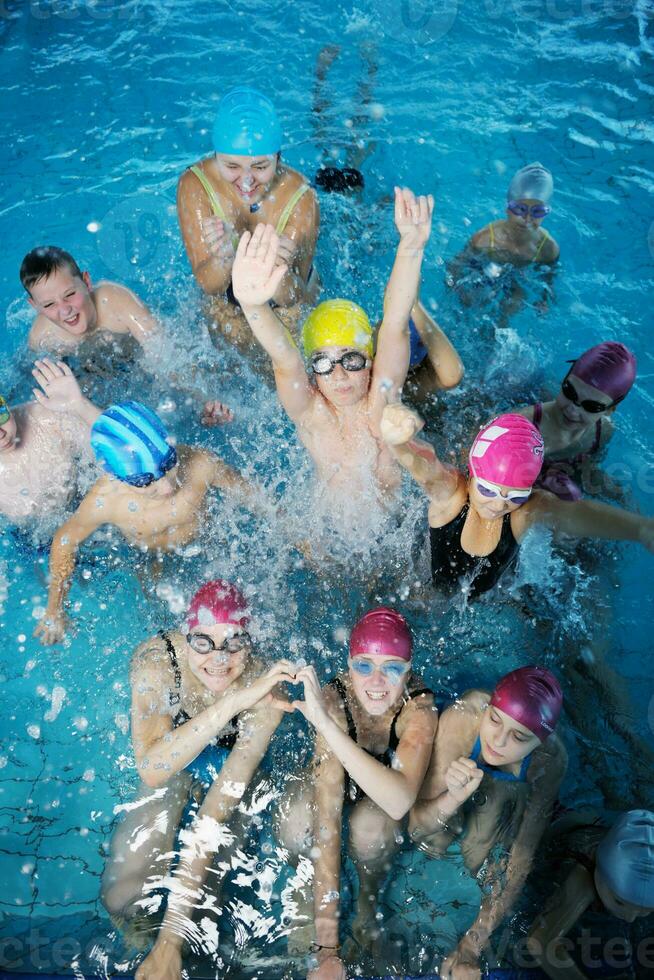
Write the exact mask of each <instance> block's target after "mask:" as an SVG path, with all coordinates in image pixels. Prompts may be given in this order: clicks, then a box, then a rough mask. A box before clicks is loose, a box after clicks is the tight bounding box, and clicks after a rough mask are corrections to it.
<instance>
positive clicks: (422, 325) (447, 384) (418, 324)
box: [411, 300, 463, 388]
mask: <svg viewBox="0 0 654 980" xmlns="http://www.w3.org/2000/svg"><path fill="white" fill-rule="evenodd" d="M411 316H412V318H413V322H414V325H415V328H416V330H417V331H418V336H419V337H420V339H421V340H422V342H423V344H424V345H425V347H426V348H427V356H428V357H429V361H430V363H431V365H432V367H433V369H434V373H435V374H436V381H437V383H438V386H439V388H456V386H457V385H458V384H459V382H460V381H461V378H462V377H463V362H462V360H461V358H460V357H459V355H458V353H457V350H456V348H455V346H454V344H453V343H452V341H451V340H450V339H449V337H448V336H447V334H446V333H445V331H444V330H443V329H442V328H441V327H439V325H438V324H437V323H436V321H435V320H434V318H433V317H431V316H429V315H428V314H427V311H426V310H425V308H424V306H423V305H422V303H421V302H420V301H419V300H418V301H417V302H416V304H415V306H414V307H413V310H412V311H411Z"/></svg>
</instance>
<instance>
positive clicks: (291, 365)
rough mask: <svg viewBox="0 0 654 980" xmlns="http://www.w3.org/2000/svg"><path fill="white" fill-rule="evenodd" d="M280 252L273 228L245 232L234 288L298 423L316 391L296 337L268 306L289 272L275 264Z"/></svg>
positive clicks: (289, 411)
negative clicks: (308, 375) (295, 339)
mask: <svg viewBox="0 0 654 980" xmlns="http://www.w3.org/2000/svg"><path fill="white" fill-rule="evenodd" d="M278 250H279V238H278V237H277V234H276V233H275V229H274V228H273V227H272V225H257V227H256V228H255V230H254V232H253V234H252V235H250V233H249V232H247V231H246V232H245V233H244V234H243V235H242V236H241V240H240V242H239V243H238V249H237V252H236V259H235V261H234V269H233V287H234V295H235V296H236V298H237V300H238V301H239V303H240V304H241V308H242V310H243V313H244V314H245V317H246V319H247V321H248V323H249V325H250V329H251V330H252V333H253V334H254V336H255V337H256V339H257V340H258V341H259V343H260V344H261V346H262V347H263V349H264V350H265V351H266V353H267V354H268V356H269V357H270V359H271V361H272V365H273V369H274V372H275V384H276V385H277V394H278V395H279V400H280V401H281V403H282V405H283V407H284V409H285V411H286V413H287V414H288V416H289V418H290V419H292V421H293V422H296V423H297V422H299V421H300V420H301V418H302V416H303V415H304V414H305V413H306V412H307V411H309V409H310V408H311V406H312V404H313V399H314V392H313V389H312V387H311V384H310V383H309V379H308V377H307V372H306V370H305V367H304V361H303V360H302V356H301V355H300V352H299V350H298V349H297V347H296V345H295V343H294V341H293V338H292V337H291V335H290V333H289V332H288V330H287V329H286V327H285V326H284V324H283V323H282V322H281V320H280V319H279V318H278V317H277V316H276V315H275V313H274V312H273V310H272V309H271V307H270V305H269V301H270V300H271V299H272V298H273V296H274V295H275V292H276V290H277V288H278V286H279V284H280V283H281V281H282V279H283V277H284V275H285V274H286V270H287V266H286V265H285V264H284V263H282V264H279V265H278V264H276V263H277V258H278Z"/></svg>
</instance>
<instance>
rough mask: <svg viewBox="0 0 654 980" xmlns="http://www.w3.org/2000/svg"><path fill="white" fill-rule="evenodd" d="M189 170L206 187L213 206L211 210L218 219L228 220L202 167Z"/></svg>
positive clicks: (195, 166)
mask: <svg viewBox="0 0 654 980" xmlns="http://www.w3.org/2000/svg"><path fill="white" fill-rule="evenodd" d="M189 170H190V171H191V173H192V174H195V176H196V177H197V178H198V180H199V181H200V183H201V184H202V186H203V187H204V189H205V191H206V192H207V197H208V198H209V203H210V204H211V209H212V211H213V213H214V214H215V215H216V217H217V218H221V219H222V220H223V221H226V220H227V218H226V216H225V212H224V211H223V206H222V204H221V203H220V198H219V197H218V194H217V193H216V190H215V188H214V187H213V185H212V184H211V182H210V181H209V179H208V177H207V175H206V174H205V173H204V171H203V170H201V169H200V167H198V166H197V164H194V165H193V166H192V167H189Z"/></svg>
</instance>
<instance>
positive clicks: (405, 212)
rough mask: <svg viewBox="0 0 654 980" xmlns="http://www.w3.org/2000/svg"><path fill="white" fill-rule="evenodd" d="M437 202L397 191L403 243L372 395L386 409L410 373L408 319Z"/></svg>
mask: <svg viewBox="0 0 654 980" xmlns="http://www.w3.org/2000/svg"><path fill="white" fill-rule="evenodd" d="M433 210H434V198H433V197H432V196H431V194H429V195H428V196H427V197H424V196H423V197H416V196H415V194H414V193H413V192H412V191H410V190H409V189H408V187H404V188H400V187H396V188H395V226H396V228H397V230H398V232H399V234H400V241H399V243H398V246H397V251H396V253H395V262H394V263H393V268H392V270H391V274H390V277H389V280H388V284H387V286H386V294H385V296H384V316H383V319H382V323H381V326H380V328H379V333H378V335H377V352H376V354H375V360H374V363H373V370H372V382H371V392H372V395H373V397H375V398H376V399H379V401H380V404H381V405H382V406H383V405H385V404H386V402H387V401H389V400H390V401H394V400H395V399H397V398H398V397H399V391H400V388H401V387H402V385H403V384H404V382H405V380H406V376H407V372H408V370H409V315H410V313H411V309H412V307H413V304H414V303H415V301H416V298H417V296H418V290H419V287H420V270H421V268H422V259H423V255H424V249H425V245H426V244H427V242H428V241H429V236H430V234H431V216H432V212H433Z"/></svg>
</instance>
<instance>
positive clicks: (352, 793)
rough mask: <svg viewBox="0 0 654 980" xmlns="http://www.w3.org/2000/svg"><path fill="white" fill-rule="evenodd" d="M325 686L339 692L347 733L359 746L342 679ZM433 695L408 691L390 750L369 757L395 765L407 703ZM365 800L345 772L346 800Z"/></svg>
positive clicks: (387, 765) (391, 738)
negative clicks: (399, 729) (400, 724)
mask: <svg viewBox="0 0 654 980" xmlns="http://www.w3.org/2000/svg"><path fill="white" fill-rule="evenodd" d="M325 686H326V687H332V688H334V690H336V691H337V692H338V695H339V697H340V699H341V704H342V706H343V711H344V712H345V720H346V721H347V733H348V735H349V736H350V738H351V739H352V741H353V742H356V743H357V744H358V740H357V728H356V725H355V724H354V718H353V717H352V712H351V711H350V706H349V704H348V702H347V693H346V691H345V687H344V686H343V682H342V680H341V679H340V677H335V678H334V679H333V680H331V681H329V683H328V684H326V685H325ZM433 693H434V692H433V691H430V690H429V688H428V687H418V688H416V689H415V690H413V691H408V692H407V694H406V699H405V700H403V701H402V704H401V705H400V707H399V708H398V709H397V712H396V713H395V715H394V717H393V721H392V723H391V733H390V736H389V739H388V748H387V749H386V751H385V752H382V753H381V754H379V755H376V754H375V753H374V752H368V755H371V756H372V757H373V759H376V760H377V762H381V764H382V765H383V766H386V768H387V769H390V768H391V766H392V764H393V756H394V755H395V750H396V749H397V747H398V745H399V744H400V740H399V738H398V737H397V731H396V729H395V726H396V723H397V719H398V718H399V717H400V715H401V714H402V711H403V710H404V706H405V704H406V703H407V700H408V701H412V700H413V699H414V698H417V697H418V696H419V695H421V694H433ZM366 751H367V749H366ZM365 798H366V794H365V793H364V792H363V790H362V789H361V787H360V786H357V784H356V783H355V782H354V780H353V779H352V777H351V776H350V774H349V773H348V771H347V770H345V799H346V800H347V801H348V802H350V803H358V802H359V801H360V800H364V799H365Z"/></svg>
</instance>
